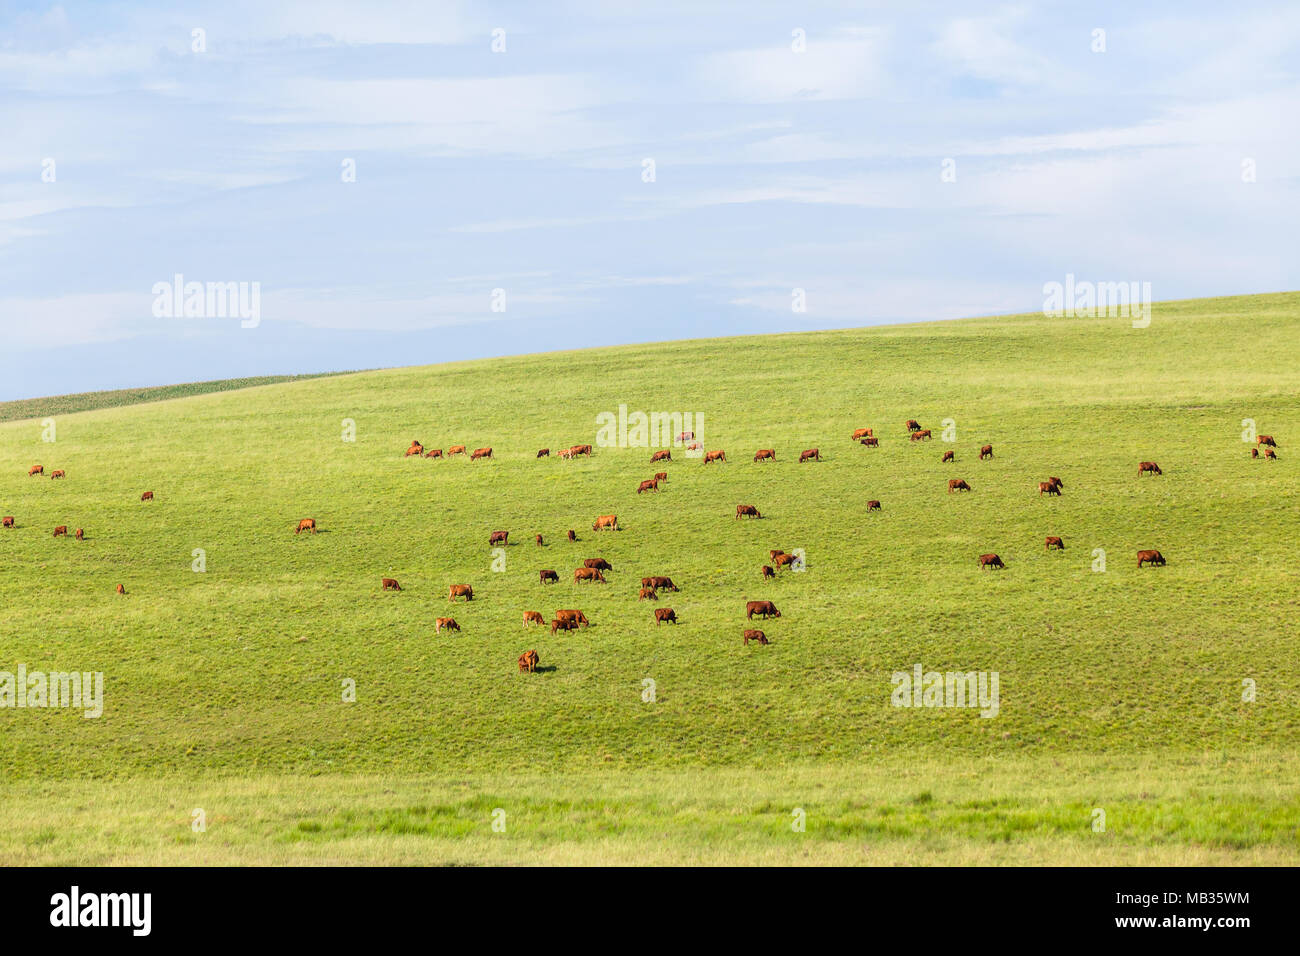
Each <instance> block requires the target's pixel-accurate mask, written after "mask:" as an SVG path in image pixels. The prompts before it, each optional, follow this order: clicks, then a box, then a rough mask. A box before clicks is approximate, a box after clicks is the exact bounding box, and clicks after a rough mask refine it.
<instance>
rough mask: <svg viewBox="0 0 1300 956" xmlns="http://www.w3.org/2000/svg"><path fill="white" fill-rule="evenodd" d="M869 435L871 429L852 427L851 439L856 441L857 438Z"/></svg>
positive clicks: (868, 436)
mask: <svg viewBox="0 0 1300 956" xmlns="http://www.w3.org/2000/svg"><path fill="white" fill-rule="evenodd" d="M870 437H871V429H870V428H855V429H853V440H854V441H857V440H858V439H859V438H870Z"/></svg>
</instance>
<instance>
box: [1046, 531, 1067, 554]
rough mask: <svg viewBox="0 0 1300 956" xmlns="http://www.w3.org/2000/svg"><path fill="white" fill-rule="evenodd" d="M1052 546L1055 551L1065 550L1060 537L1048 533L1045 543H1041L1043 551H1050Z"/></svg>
mask: <svg viewBox="0 0 1300 956" xmlns="http://www.w3.org/2000/svg"><path fill="white" fill-rule="evenodd" d="M1053 548H1055V549H1056V550H1057V551H1064V550H1065V542H1064V541H1062V540H1061V539H1060V538H1058V537H1055V536H1054V535H1050V534H1049V535H1048V536H1047V542H1046V544H1044V545H1043V550H1044V551H1051V550H1052V549H1053Z"/></svg>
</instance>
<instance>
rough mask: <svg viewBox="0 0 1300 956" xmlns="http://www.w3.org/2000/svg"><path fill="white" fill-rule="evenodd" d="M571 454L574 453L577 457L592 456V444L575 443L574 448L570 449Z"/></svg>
mask: <svg viewBox="0 0 1300 956" xmlns="http://www.w3.org/2000/svg"><path fill="white" fill-rule="evenodd" d="M569 454H570V455H573V456H574V457H577V456H578V455H586V456H587V457H588V458H590V457H591V446H590V445H574V446H573V447H572V448H570V449H569Z"/></svg>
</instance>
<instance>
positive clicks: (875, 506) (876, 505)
mask: <svg viewBox="0 0 1300 956" xmlns="http://www.w3.org/2000/svg"><path fill="white" fill-rule="evenodd" d="M867 510H868V511H879V510H880V502H879V501H877V500H876V499H875V498H872V499H871V500H870V501H868V502H867Z"/></svg>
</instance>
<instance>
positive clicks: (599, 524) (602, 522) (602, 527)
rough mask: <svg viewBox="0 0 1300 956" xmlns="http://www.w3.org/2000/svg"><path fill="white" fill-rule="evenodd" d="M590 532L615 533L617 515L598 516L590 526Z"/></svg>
mask: <svg viewBox="0 0 1300 956" xmlns="http://www.w3.org/2000/svg"><path fill="white" fill-rule="evenodd" d="M591 530H592V531H617V530H618V515H600V516H599V517H597V518H596V523H595V524H593V525H592V526H591Z"/></svg>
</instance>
